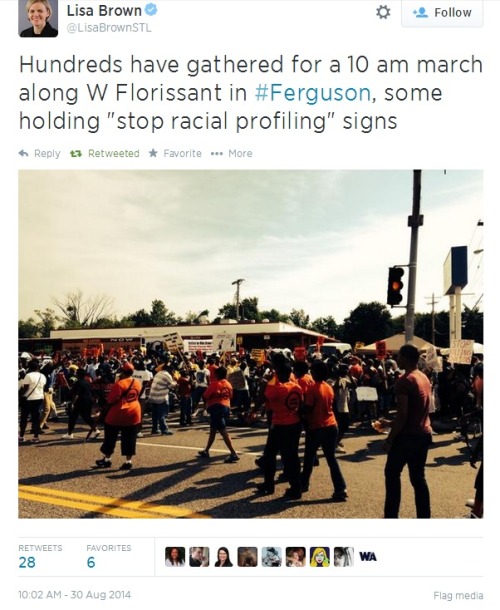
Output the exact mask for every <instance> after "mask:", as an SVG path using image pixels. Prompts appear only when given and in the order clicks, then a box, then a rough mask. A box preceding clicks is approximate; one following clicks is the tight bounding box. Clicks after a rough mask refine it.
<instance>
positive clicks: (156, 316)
mask: <svg viewBox="0 0 500 610" xmlns="http://www.w3.org/2000/svg"><path fill="white" fill-rule="evenodd" d="M150 319H151V326H171V325H173V324H177V323H178V322H179V321H180V319H179V318H178V317H177V316H176V315H175V313H174V312H173V311H170V310H169V309H167V306H166V305H165V303H164V302H163V301H161V300H160V299H155V300H154V301H153V302H152V303H151V313H150Z"/></svg>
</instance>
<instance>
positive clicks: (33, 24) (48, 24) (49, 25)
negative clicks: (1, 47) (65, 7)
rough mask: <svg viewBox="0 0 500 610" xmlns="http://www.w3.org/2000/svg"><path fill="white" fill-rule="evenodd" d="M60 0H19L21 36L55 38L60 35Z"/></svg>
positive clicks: (19, 28)
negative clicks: (58, 29) (58, 24)
mask: <svg viewBox="0 0 500 610" xmlns="http://www.w3.org/2000/svg"><path fill="white" fill-rule="evenodd" d="M58 9H59V6H58V0H18V23H19V26H18V30H19V36H21V38H55V37H56V36H57V35H58V33H59V32H58V31H57V21H58V13H59V10H58Z"/></svg>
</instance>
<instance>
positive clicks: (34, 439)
mask: <svg viewBox="0 0 500 610" xmlns="http://www.w3.org/2000/svg"><path fill="white" fill-rule="evenodd" d="M31 442H32V443H34V444H36V443H39V442H40V439H39V438H38V437H34V438H32V439H31Z"/></svg>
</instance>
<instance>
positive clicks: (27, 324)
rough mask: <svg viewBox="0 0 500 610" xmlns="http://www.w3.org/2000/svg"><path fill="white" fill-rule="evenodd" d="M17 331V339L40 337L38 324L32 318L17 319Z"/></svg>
mask: <svg viewBox="0 0 500 610" xmlns="http://www.w3.org/2000/svg"><path fill="white" fill-rule="evenodd" d="M17 333H18V337H19V339H34V338H36V337H40V336H41V335H40V325H39V324H38V323H37V322H36V321H35V319H34V318H28V319H27V320H19V322H18V326H17Z"/></svg>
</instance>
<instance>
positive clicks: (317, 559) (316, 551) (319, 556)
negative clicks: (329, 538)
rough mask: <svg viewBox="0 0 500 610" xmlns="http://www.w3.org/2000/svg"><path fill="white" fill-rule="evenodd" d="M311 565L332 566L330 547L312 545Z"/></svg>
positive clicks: (319, 566)
mask: <svg viewBox="0 0 500 610" xmlns="http://www.w3.org/2000/svg"><path fill="white" fill-rule="evenodd" d="M309 565H310V566H311V568H328V567H329V566H330V549H329V548H328V547H327V546H324V547H323V546H317V547H311V550H310V560H309Z"/></svg>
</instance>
